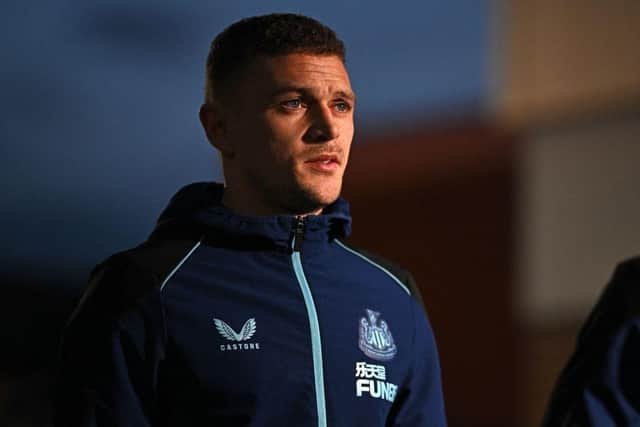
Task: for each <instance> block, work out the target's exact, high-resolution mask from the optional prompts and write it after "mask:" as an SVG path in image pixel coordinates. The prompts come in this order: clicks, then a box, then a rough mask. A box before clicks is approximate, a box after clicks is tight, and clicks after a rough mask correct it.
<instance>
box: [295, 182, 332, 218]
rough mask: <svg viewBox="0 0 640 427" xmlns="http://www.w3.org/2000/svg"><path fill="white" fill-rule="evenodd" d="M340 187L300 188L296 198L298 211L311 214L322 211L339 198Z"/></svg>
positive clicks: (315, 186)
mask: <svg viewBox="0 0 640 427" xmlns="http://www.w3.org/2000/svg"><path fill="white" fill-rule="evenodd" d="M340 187H341V186H340V185H335V184H334V183H332V184H331V185H326V184H325V185H313V186H300V187H299V190H300V193H299V197H296V199H297V203H296V204H298V205H299V209H300V210H303V211H306V212H313V211H317V210H319V209H324V208H325V207H327V206H329V205H330V204H332V203H333V202H335V201H336V200H337V199H338V197H340Z"/></svg>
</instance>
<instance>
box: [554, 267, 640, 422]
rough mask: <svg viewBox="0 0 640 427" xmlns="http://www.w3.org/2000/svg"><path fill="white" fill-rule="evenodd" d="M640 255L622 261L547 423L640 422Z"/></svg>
mask: <svg viewBox="0 0 640 427" xmlns="http://www.w3.org/2000/svg"><path fill="white" fill-rule="evenodd" d="M639 360H640V257H635V258H630V259H627V260H625V261H624V262H622V263H620V265H618V267H617V268H616V270H615V273H614V275H613V278H612V279H611V281H610V282H609V284H608V285H607V287H606V288H605V290H604V292H603V293H602V295H601V296H600V299H599V300H598V302H597V304H596V305H595V307H594V308H593V310H592V312H591V314H590V315H589V318H588V319H587V321H586V322H585V324H584V326H583V327H582V330H581V331H580V335H579V336H578V340H577V343H576V349H575V352H574V354H573V356H571V359H569V362H568V363H567V366H566V367H565V368H564V370H563V371H562V374H561V375H560V377H559V378H558V381H557V384H556V386H555V389H554V391H553V395H552V396H551V399H550V401H549V406H548V408H547V412H546V414H545V418H544V422H543V425H544V426H545V427H574V426H581V427H587V426H593V427H595V426H636V425H639V424H640V365H639V364H638V362H639Z"/></svg>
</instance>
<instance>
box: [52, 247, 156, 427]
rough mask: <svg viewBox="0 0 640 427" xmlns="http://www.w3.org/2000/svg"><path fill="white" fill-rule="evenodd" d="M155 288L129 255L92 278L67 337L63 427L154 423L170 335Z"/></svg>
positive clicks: (59, 412)
mask: <svg viewBox="0 0 640 427" xmlns="http://www.w3.org/2000/svg"><path fill="white" fill-rule="evenodd" d="M148 285H149V280H148V279H147V278H145V277H144V274H141V272H140V271H138V270H137V269H136V268H135V267H133V266H132V265H131V264H130V263H128V262H127V261H126V259H124V257H123V256H120V257H119V256H116V257H115V258H112V259H110V260H108V261H107V262H106V263H105V265H103V266H102V267H99V268H98V269H97V270H96V272H95V273H94V274H93V275H92V279H91V280H90V283H89V286H88V288H87V290H86V291H85V294H84V295H83V296H82V298H81V300H80V303H79V305H78V307H77V308H76V310H75V312H74V313H73V315H72V316H71V319H70V321H69V323H68V325H67V327H66V328H65V331H64V334H63V338H62V346H61V355H60V369H59V375H58V383H57V391H56V396H55V398H54V425H55V426H56V427H63V426H64V427H81V426H82V427H89V426H92V427H93V426H114V427H115V426H125V425H126V426H150V425H153V419H154V417H155V415H154V414H155V413H156V408H155V384H156V377H157V375H156V373H157V369H158V364H159V362H160V360H161V358H162V353H163V348H162V347H163V344H162V343H163V335H164V332H163V319H162V310H161V305H160V300H159V294H158V293H157V292H153V291H152V290H147V288H149V286H148ZM151 288H152V286H151Z"/></svg>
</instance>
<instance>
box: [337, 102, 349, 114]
mask: <svg viewBox="0 0 640 427" xmlns="http://www.w3.org/2000/svg"><path fill="white" fill-rule="evenodd" d="M333 107H334V108H335V109H336V111H338V112H339V113H347V112H349V111H351V105H350V104H349V103H347V102H344V101H340V102H336V103H335V104H334V106H333Z"/></svg>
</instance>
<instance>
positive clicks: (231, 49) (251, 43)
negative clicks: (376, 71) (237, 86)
mask: <svg viewBox="0 0 640 427" xmlns="http://www.w3.org/2000/svg"><path fill="white" fill-rule="evenodd" d="M291 53H309V54H313V55H335V56H337V57H339V58H340V60H341V61H342V62H343V63H344V62H345V53H346V52H345V47H344V43H343V42H342V40H340V39H339V38H338V37H337V36H336V33H335V32H334V31H333V30H332V29H331V28H329V27H327V26H326V25H323V24H322V23H320V22H318V21H316V20H315V19H313V18H309V17H308V16H303V15H297V14H293V13H273V14H269V15H262V16H254V17H251V18H245V19H242V20H240V21H238V22H235V23H233V24H231V25H230V26H229V27H227V28H226V29H225V30H224V31H222V32H221V33H220V34H218V35H217V36H216V38H215V39H213V42H211V49H210V50H209V56H208V57H207V72H206V84H205V102H210V101H211V100H212V99H213V97H214V94H215V95H216V96H224V94H225V90H226V89H228V87H229V86H230V85H232V84H233V83H234V77H236V76H237V75H238V74H239V73H241V72H242V71H243V68H244V67H246V66H247V65H249V64H250V63H251V61H253V60H254V59H255V58H256V57H257V56H259V55H266V56H280V55H288V54H291Z"/></svg>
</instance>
